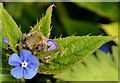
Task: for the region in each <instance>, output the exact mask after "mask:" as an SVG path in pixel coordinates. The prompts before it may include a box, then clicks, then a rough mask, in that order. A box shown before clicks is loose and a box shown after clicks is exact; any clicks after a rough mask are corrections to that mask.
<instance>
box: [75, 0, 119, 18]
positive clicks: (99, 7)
mask: <svg viewBox="0 0 120 83" xmlns="http://www.w3.org/2000/svg"><path fill="white" fill-rule="evenodd" d="M75 4H77V5H78V6H80V7H83V8H86V9H88V10H90V11H93V12H95V13H96V14H98V15H100V16H103V17H107V18H109V19H111V20H116V19H117V18H118V15H117V13H118V3H117V2H114V3H111V2H107V3H105V2H75ZM115 12H116V13H115Z"/></svg>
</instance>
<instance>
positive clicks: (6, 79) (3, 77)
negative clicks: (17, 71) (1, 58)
mask: <svg viewBox="0 0 120 83" xmlns="http://www.w3.org/2000/svg"><path fill="white" fill-rule="evenodd" d="M0 78H1V79H0V81H1V82H10V81H12V82H18V81H19V82H22V83H25V81H24V79H23V78H21V79H16V78H14V77H13V76H12V75H10V74H2V75H0Z"/></svg>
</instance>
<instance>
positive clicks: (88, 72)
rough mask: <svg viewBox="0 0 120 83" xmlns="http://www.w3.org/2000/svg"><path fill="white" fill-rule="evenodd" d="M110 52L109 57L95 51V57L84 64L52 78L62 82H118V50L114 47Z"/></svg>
mask: <svg viewBox="0 0 120 83" xmlns="http://www.w3.org/2000/svg"><path fill="white" fill-rule="evenodd" d="M112 52H113V53H112V56H111V54H110V53H109V54H107V55H106V54H105V53H104V52H102V51H97V53H96V55H97V57H95V56H94V55H91V56H90V57H88V58H87V59H86V60H85V61H84V64H82V63H81V64H79V65H78V66H76V67H75V68H73V69H72V70H70V71H68V72H65V73H62V74H57V75H55V76H54V77H55V78H58V79H60V80H64V81H101V80H102V81H118V48H117V47H115V46H114V47H113V48H112ZM112 57H113V58H112ZM113 59H114V60H113Z"/></svg>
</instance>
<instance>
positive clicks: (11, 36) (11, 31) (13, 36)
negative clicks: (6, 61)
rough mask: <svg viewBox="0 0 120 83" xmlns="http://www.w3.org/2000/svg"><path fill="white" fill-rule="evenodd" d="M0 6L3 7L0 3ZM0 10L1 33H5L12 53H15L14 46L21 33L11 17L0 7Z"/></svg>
mask: <svg viewBox="0 0 120 83" xmlns="http://www.w3.org/2000/svg"><path fill="white" fill-rule="evenodd" d="M0 5H3V4H2V3H0ZM0 10H2V23H3V26H2V27H0V28H2V29H3V30H2V31H3V32H5V35H6V36H7V37H8V40H9V45H10V46H11V47H12V49H13V51H15V52H17V50H16V49H17V48H16V47H15V45H16V44H17V43H18V41H19V39H20V38H21V36H22V33H21V31H20V29H19V28H18V26H17V24H16V23H15V21H14V20H13V19H12V17H11V16H10V15H9V14H8V12H7V11H6V10H5V9H4V8H3V7H0ZM3 34H4V33H3Z"/></svg>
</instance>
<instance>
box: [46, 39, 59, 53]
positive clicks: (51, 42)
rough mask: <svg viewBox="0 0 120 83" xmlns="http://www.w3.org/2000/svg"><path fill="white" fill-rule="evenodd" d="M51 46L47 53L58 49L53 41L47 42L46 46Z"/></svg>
mask: <svg viewBox="0 0 120 83" xmlns="http://www.w3.org/2000/svg"><path fill="white" fill-rule="evenodd" d="M51 44H52V46H51V47H50V48H49V49H48V50H49V51H50V50H53V49H56V48H58V46H57V43H56V42H55V41H54V40H48V41H47V45H48V46H50V45H51Z"/></svg>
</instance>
